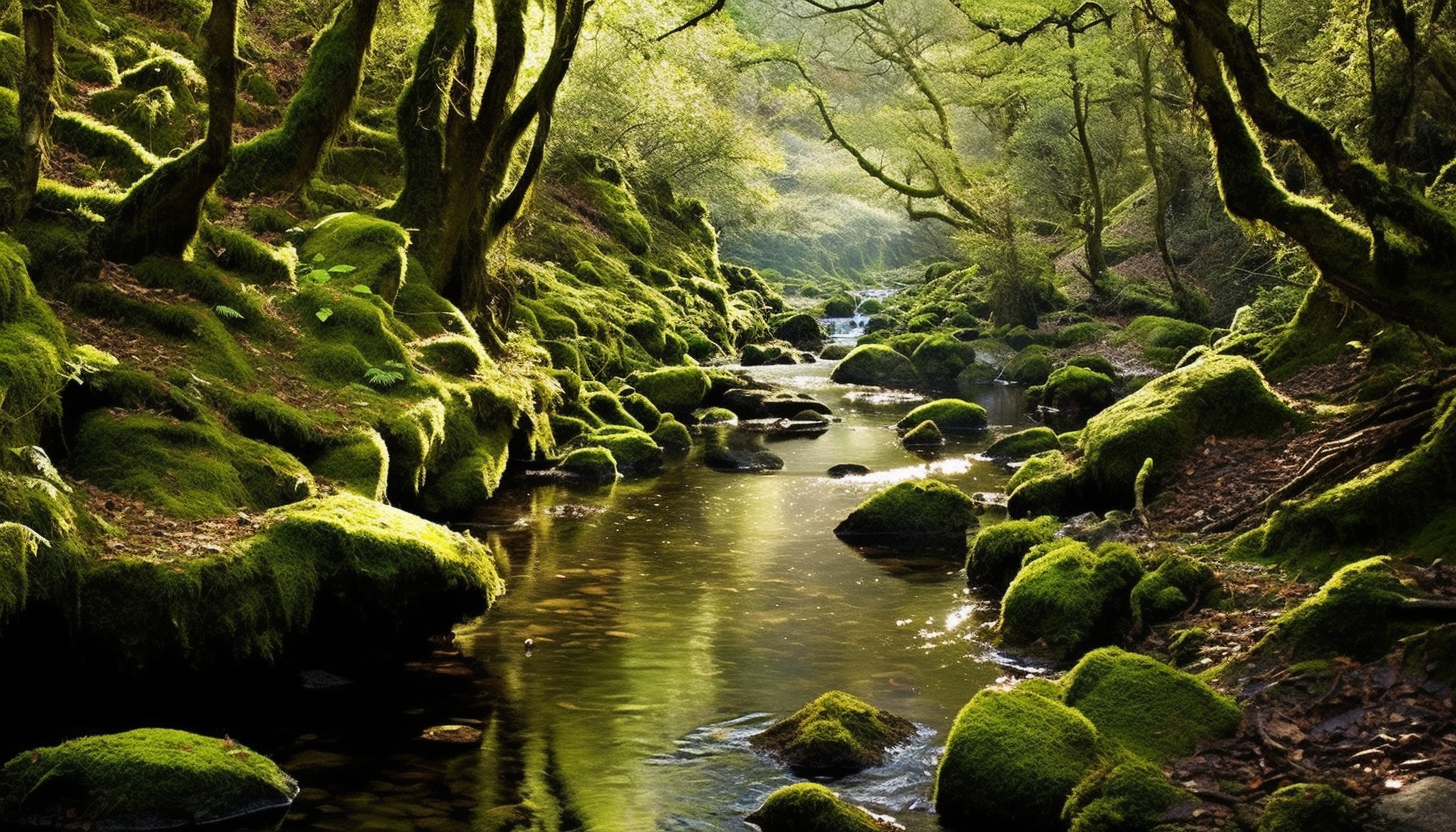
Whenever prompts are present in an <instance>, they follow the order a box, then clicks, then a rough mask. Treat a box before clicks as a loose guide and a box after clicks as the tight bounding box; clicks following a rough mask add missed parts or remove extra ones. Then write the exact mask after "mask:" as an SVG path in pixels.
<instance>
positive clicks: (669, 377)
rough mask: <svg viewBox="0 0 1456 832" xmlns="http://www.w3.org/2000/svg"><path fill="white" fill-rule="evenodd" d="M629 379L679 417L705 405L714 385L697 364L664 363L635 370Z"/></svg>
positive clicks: (653, 401)
mask: <svg viewBox="0 0 1456 832" xmlns="http://www.w3.org/2000/svg"><path fill="white" fill-rule="evenodd" d="M628 381H629V382H630V383H631V385H632V387H633V389H635V390H636V391H637V392H638V393H641V394H642V395H643V396H646V397H647V399H648V400H649V401H651V402H652V404H653V405H654V406H655V407H656V408H657V409H658V410H660V411H662V412H663V413H671V414H673V415H674V416H677V417H678V418H682V417H684V416H687V415H688V414H691V413H692V412H693V411H694V410H697V409H698V408H700V407H702V406H703V399H705V398H706V397H707V395H708V391H709V390H711V389H712V382H711V380H710V379H709V378H708V374H707V373H706V372H704V371H703V370H701V369H699V368H697V367H664V368H662V369H660V370H653V371H651V372H647V373H633V374H632V375H631V376H630V377H629V378H628Z"/></svg>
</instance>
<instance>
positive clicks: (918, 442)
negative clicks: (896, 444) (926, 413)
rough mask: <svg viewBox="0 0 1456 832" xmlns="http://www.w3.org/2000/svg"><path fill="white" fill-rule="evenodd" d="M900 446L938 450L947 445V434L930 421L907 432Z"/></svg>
mask: <svg viewBox="0 0 1456 832" xmlns="http://www.w3.org/2000/svg"><path fill="white" fill-rule="evenodd" d="M900 444H902V445H904V446H905V447H907V448H938V447H940V446H941V445H944V444H945V434H943V433H941V432H940V428H939V427H937V426H936V424H935V423H934V422H932V421H930V420H929V419H926V420H925V421H923V422H921V423H920V424H918V425H916V426H915V427H913V428H910V429H909V430H907V431H905V435H904V436H902V437H900Z"/></svg>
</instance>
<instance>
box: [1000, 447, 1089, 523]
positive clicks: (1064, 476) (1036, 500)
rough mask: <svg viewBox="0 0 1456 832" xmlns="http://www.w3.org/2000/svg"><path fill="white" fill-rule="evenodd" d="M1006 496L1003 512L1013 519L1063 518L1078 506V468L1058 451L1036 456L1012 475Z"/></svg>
mask: <svg viewBox="0 0 1456 832" xmlns="http://www.w3.org/2000/svg"><path fill="white" fill-rule="evenodd" d="M1058 441H1061V440H1060V439H1058ZM1006 493H1007V495H1008V496H1007V499H1006V512H1007V514H1009V515H1011V516H1012V517H1016V518H1027V517H1040V516H1042V515H1053V516H1057V517H1066V516H1068V515H1069V514H1071V513H1072V508H1073V507H1074V506H1076V505H1078V503H1079V502H1080V490H1079V488H1078V484H1077V467H1076V466H1075V465H1073V464H1072V462H1071V461H1070V460H1068V459H1067V455H1066V454H1064V453H1062V452H1061V451H1045V452H1043V453H1039V454H1036V455H1035V456H1032V457H1030V458H1029V459H1027V460H1026V462H1025V463H1023V464H1022V466H1021V467H1020V468H1018V469H1017V470H1016V473H1015V474H1012V475H1011V479H1010V480H1008V481H1007V482H1006Z"/></svg>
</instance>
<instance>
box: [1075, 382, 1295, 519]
mask: <svg viewBox="0 0 1456 832" xmlns="http://www.w3.org/2000/svg"><path fill="white" fill-rule="evenodd" d="M1292 419H1293V413H1292V412H1291V411H1290V409H1289V407H1288V405H1286V404H1285V403H1284V402H1283V401H1282V400H1281V399H1280V398H1279V396H1278V395H1277V394H1275V393H1274V391H1273V390H1271V389H1270V388H1269V386H1268V384H1267V383H1266V382H1265V381H1264V377H1263V375H1262V374H1260V372H1259V368H1258V367H1256V366H1254V364H1253V363H1252V362H1250V361H1249V360H1248V359H1245V358H1238V357H1234V356H1212V357H1209V358H1207V359H1204V360H1203V361H1200V362H1198V363H1196V364H1191V365H1189V366H1187V367H1183V368H1181V369H1179V370H1175V371H1174V372H1171V373H1168V374H1167V375H1165V376H1161V377H1159V378H1156V379H1154V380H1153V381H1151V382H1149V383H1148V384H1146V385H1145V386H1143V387H1142V389H1140V390H1138V391H1137V392H1136V393H1134V394H1132V395H1131V396H1128V397H1127V398H1125V399H1123V400H1121V401H1119V402H1118V403H1117V404H1115V405H1113V406H1112V407H1109V408H1108V409H1107V410H1104V411H1103V412H1102V413H1100V414H1098V415H1097V416H1095V417H1093V418H1092V419H1091V421H1089V422H1088V423H1087V427H1086V429H1085V430H1083V431H1082V437H1081V442H1080V446H1081V448H1082V450H1083V451H1084V454H1085V457H1084V460H1083V463H1082V468H1081V471H1080V472H1079V479H1080V481H1081V484H1082V485H1083V486H1084V487H1085V489H1086V493H1087V495H1088V496H1089V497H1090V499H1091V500H1092V502H1093V506H1094V507H1096V508H1129V507H1131V506H1132V504H1133V484H1134V481H1135V480H1136V478H1137V475H1138V472H1139V470H1140V469H1141V468H1142V465H1143V462H1144V460H1146V459H1148V458H1150V457H1151V458H1152V460H1153V473H1152V479H1151V482H1150V483H1149V484H1150V486H1151V490H1150V492H1149V494H1151V493H1152V492H1153V491H1156V489H1157V488H1159V487H1161V486H1162V485H1163V484H1164V483H1165V482H1166V481H1167V477H1168V476H1169V475H1170V474H1171V472H1172V471H1173V470H1174V467H1175V463H1176V462H1177V461H1178V460H1179V459H1181V458H1183V457H1184V456H1185V455H1186V454H1188V453H1190V452H1192V451H1193V450H1194V449H1195V448H1196V447H1198V445H1199V444H1200V443H1202V442H1203V440H1204V438H1205V437H1208V436H1255V435H1269V434H1272V433H1275V432H1277V431H1279V430H1280V429H1281V428H1282V427H1284V426H1285V425H1286V424H1288V423H1289V422H1290V421H1291V420H1292Z"/></svg>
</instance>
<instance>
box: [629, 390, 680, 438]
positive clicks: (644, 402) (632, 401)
mask: <svg viewBox="0 0 1456 832" xmlns="http://www.w3.org/2000/svg"><path fill="white" fill-rule="evenodd" d="M619 397H620V398H621V400H622V409H623V410H625V411H627V413H628V414H629V415H630V416H631V417H632V418H633V419H636V420H637V422H638V424H640V425H642V429H643V430H645V431H647V432H648V433H651V432H652V431H654V430H657V425H658V423H659V422H661V421H662V412H661V411H659V410H658V409H657V406H656V405H654V404H653V403H652V400H651V399H649V398H647V397H646V396H644V395H642V394H641V393H637V392H631V393H628V392H626V391H623V393H621V394H619ZM669 415H671V414H669Z"/></svg>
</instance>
